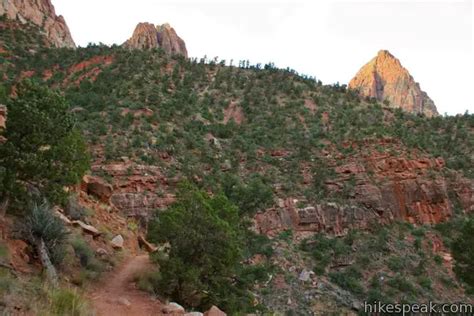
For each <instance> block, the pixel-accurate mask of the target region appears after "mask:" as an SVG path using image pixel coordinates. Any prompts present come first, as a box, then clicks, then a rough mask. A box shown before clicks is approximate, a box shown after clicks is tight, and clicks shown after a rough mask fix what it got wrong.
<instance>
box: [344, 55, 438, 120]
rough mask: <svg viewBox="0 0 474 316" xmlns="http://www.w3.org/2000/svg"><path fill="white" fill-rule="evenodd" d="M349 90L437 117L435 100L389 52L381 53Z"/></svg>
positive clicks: (352, 81) (364, 67) (358, 76)
mask: <svg viewBox="0 0 474 316" xmlns="http://www.w3.org/2000/svg"><path fill="white" fill-rule="evenodd" d="M349 88H351V89H355V90H358V91H359V93H360V95H361V96H364V97H370V98H375V99H377V101H380V102H383V101H388V102H389V105H390V106H391V107H394V108H401V109H403V110H405V111H407V112H410V113H422V114H425V115H426V116H428V117H431V116H437V115H438V111H437V109H436V105H435V104H434V102H433V100H431V99H430V97H429V96H428V94H427V93H426V92H424V91H422V90H421V88H420V85H419V83H417V82H415V80H414V79H413V77H412V76H411V75H410V73H409V72H408V70H407V69H405V68H404V67H403V66H402V64H401V63H400V61H399V60H398V59H397V58H395V57H394V56H393V55H392V54H391V53H390V52H389V51H387V50H381V51H379V52H378V54H377V56H376V57H374V58H373V59H372V60H371V61H369V62H368V63H367V64H366V65H364V66H363V67H362V68H361V69H360V70H359V72H358V73H357V74H356V75H355V77H354V78H353V79H352V80H351V81H350V82H349Z"/></svg>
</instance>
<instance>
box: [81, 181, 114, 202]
mask: <svg viewBox="0 0 474 316" xmlns="http://www.w3.org/2000/svg"><path fill="white" fill-rule="evenodd" d="M82 189H83V190H84V191H85V192H86V193H87V194H89V195H93V196H95V197H97V198H99V199H100V200H101V201H102V202H108V201H109V199H110V197H111V196H112V191H113V188H112V185H110V184H109V183H107V182H106V181H105V180H104V179H102V178H100V177H96V176H90V175H86V176H84V177H83V179H82Z"/></svg>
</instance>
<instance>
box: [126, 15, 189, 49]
mask: <svg viewBox="0 0 474 316" xmlns="http://www.w3.org/2000/svg"><path fill="white" fill-rule="evenodd" d="M124 46H125V47H128V48H132V49H151V48H161V49H163V50H164V51H165V52H166V53H167V54H169V55H172V54H178V55H183V56H184V57H186V58H187V57H188V51H187V50H186V44H185V43H184V41H183V40H182V39H181V38H180V37H179V36H178V34H176V31H175V30H174V29H173V28H172V27H171V26H170V25H169V24H163V25H157V26H155V25H153V24H151V23H139V24H138V25H137V27H136V28H135V31H134V32H133V35H132V37H131V38H130V39H129V40H127V41H126V42H125V43H124Z"/></svg>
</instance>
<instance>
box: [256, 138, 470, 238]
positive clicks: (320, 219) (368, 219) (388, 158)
mask: <svg viewBox="0 0 474 316" xmlns="http://www.w3.org/2000/svg"><path fill="white" fill-rule="evenodd" d="M359 148H360V151H359V149H356V150H357V151H358V153H357V154H354V155H351V156H348V157H338V160H339V162H338V164H337V165H336V166H334V171H335V176H334V177H333V178H331V179H327V180H326V181H325V184H326V187H327V190H328V191H330V192H336V193H337V192H339V193H340V194H343V192H344V191H345V193H344V194H345V197H344V199H343V200H344V201H345V202H344V204H341V203H342V202H340V203H328V202H321V203H318V204H310V203H307V202H305V201H304V200H298V199H293V198H287V199H281V200H280V201H279V203H278V205H277V206H276V207H274V208H271V209H268V210H266V211H265V212H262V213H258V214H257V215H256V216H255V218H254V220H255V226H256V228H257V230H258V231H259V232H260V233H263V234H267V235H276V234H278V233H280V232H282V231H284V230H286V229H293V230H295V231H299V232H325V233H329V234H333V235H344V234H345V233H347V232H348V231H349V230H351V229H361V230H366V229H371V227H374V225H380V224H388V223H391V222H394V221H406V222H409V223H412V224H415V225H422V224H437V223H440V222H444V221H446V220H448V219H449V218H450V217H451V216H452V215H453V212H454V210H455V209H458V211H460V212H464V213H469V212H473V211H474V181H473V180H470V179H466V178H464V177H462V176H461V175H460V174H457V173H455V172H453V173H454V174H455V176H450V177H446V176H445V171H446V168H445V163H444V160H443V159H441V158H429V157H426V156H424V155H423V154H422V153H417V152H405V151H404V147H403V146H402V145H401V144H400V143H399V142H398V141H397V140H395V139H380V140H374V141H367V142H364V143H362V144H359ZM376 148H379V149H382V150H380V151H379V150H377V149H376ZM334 163H336V162H334ZM297 205H303V206H302V207H297Z"/></svg>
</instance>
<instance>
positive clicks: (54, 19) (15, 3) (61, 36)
mask: <svg viewBox="0 0 474 316" xmlns="http://www.w3.org/2000/svg"><path fill="white" fill-rule="evenodd" d="M0 15H6V16H7V17H8V18H9V19H12V20H19V21H20V22H21V23H28V22H30V23H33V24H35V25H37V26H38V27H39V28H40V29H41V30H42V32H44V33H45V34H46V37H47V39H48V40H49V42H50V43H51V45H53V46H54V47H70V48H75V47H76V44H75V43H74V40H73V39H72V36H71V33H70V32H69V28H68V26H67V24H66V21H65V20H64V18H63V17H62V16H61V15H60V16H57V15H56V12H55V10H54V6H53V5H52V4H51V0H3V1H0Z"/></svg>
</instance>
